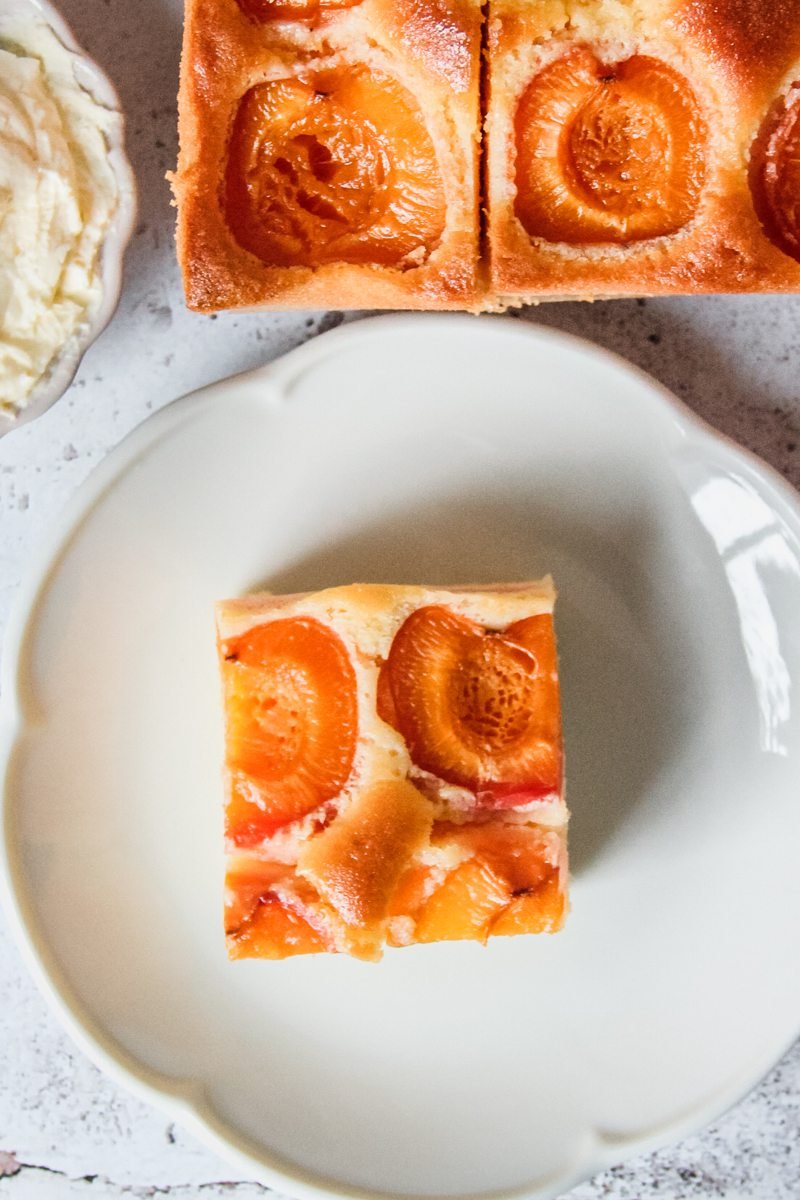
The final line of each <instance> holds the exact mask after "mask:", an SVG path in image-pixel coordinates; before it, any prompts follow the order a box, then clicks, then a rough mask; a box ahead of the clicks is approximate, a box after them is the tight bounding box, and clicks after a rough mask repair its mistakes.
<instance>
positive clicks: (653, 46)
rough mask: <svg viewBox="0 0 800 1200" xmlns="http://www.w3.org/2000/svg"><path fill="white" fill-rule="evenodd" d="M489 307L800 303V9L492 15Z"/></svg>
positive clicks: (574, 8)
mask: <svg viewBox="0 0 800 1200" xmlns="http://www.w3.org/2000/svg"><path fill="white" fill-rule="evenodd" d="M488 14H489V16H488V22H487V56H488V67H487V97H486V132H485V139H484V144H485V153H486V203H487V209H488V218H487V243H488V252H489V257H490V284H489V290H490V293H491V294H492V303H493V304H494V305H495V306H496V307H499V308H503V307H505V306H507V305H514V304H524V303H526V302H527V301H529V300H538V299H548V298H551V299H552V298H557V299H558V298H566V297H576V298H579V299H580V298H586V297H591V298H600V297H613V296H631V295H634V296H635V295H658V294H668V293H683V294H686V293H688V294H692V293H697V292H781V291H797V290H798V288H800V216H798V206H797V199H796V197H797V194H798V193H797V185H796V180H797V147H798V142H799V141H800V135H798V129H800V122H798V111H800V107H799V106H798V97H800V92H798V87H800V82H799V81H800V0H776V3H774V4H767V3H763V2H762V0H625V2H624V3H617V2H616V0H614V2H612V0H581V3H575V2H574V0H535V2H533V0H488Z"/></svg>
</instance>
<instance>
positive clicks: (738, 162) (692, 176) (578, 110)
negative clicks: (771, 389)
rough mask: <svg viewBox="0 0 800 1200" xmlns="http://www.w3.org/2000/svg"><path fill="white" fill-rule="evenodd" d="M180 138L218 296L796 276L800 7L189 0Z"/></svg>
mask: <svg viewBox="0 0 800 1200" xmlns="http://www.w3.org/2000/svg"><path fill="white" fill-rule="evenodd" d="M482 57H483V61H484V63H485V66H484V69H483V71H482V70H481V59H482ZM180 134H181V152H180V160H179V165H178V172H177V175H176V176H175V179H174V181H173V183H174V189H175V195H176V198H177V202H178V207H179V217H178V252H179V257H180V260H181V265H182V268H183V275H184V281H185V288H186V295H187V300H188V303H189V304H190V306H191V307H193V308H197V309H200V310H204V311H207V310H210V309H215V308H230V307H238V306H248V307H253V306H273V307H291V306H299V307H313V306H321V307H335V308H383V307H393V308H467V309H473V310H478V309H481V308H483V309H502V308H505V307H508V306H509V305H515V304H522V303H525V302H526V301H535V300H540V299H547V298H562V297H569V296H575V297H598V296H624V295H637V294H642V293H645V294H659V293H687V292H688V293H692V292H711V291H718V292H749V291H756V292H758V291H761V292H763V291H772V292H780V291H797V290H800V167H798V163H800V0H771V2H770V3H766V0H483V3H481V0H187V6H186V31H185V40H184V53H183V62H182V71H181V93H180ZM479 154H480V155H481V156H482V159H481V163H480V164H479V162H478V159H479ZM480 210H483V211H484V213H485V221H484V227H483V228H482V230H481V231H480V233H479V220H478V214H479V211H480Z"/></svg>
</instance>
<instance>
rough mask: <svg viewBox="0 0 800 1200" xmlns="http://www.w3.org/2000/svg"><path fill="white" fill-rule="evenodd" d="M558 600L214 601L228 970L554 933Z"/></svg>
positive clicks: (559, 906) (531, 586) (558, 814)
mask: <svg viewBox="0 0 800 1200" xmlns="http://www.w3.org/2000/svg"><path fill="white" fill-rule="evenodd" d="M554 600H555V593H554V589H553V586H552V583H551V581H550V580H549V579H545V580H543V581H542V582H539V583H524V584H508V585H502V586H496V587H494V588H464V589H446V588H423V587H405V586H389V585H386V586H383V585H367V584H355V585H353V586H350V587H340V588H332V589H329V590H327V591H322V592H315V593H309V594H304V595H294V596H271V595H256V596H249V597H246V598H244V599H241V600H231V601H225V602H223V603H221V604H219V605H218V608H217V625H218V646H219V658H220V668H221V672H222V682H223V696H224V706H225V723H226V727H225V748H226V760H225V761H226V768H225V775H226V798H225V804H226V807H225V834H226V847H227V856H228V857H227V872H226V900H225V929H226V936H227V944H228V951H229V954H230V956H231V957H232V958H246V957H254V958H284V957H286V956H288V955H291V954H306V953H314V952H317V951H332V952H338V953H345V954H351V955H354V956H356V957H358V958H366V959H377V958H380V957H381V953H382V950H383V947H384V945H386V944H388V945H391V946H408V945H411V944H413V943H416V942H436V941H450V940H454V939H462V938H469V939H474V940H477V941H481V942H485V941H486V939H487V938H488V937H494V936H498V935H504V934H516V933H540V932H553V931H555V930H558V929H559V928H560V927H561V925H562V924H563V921H564V917H565V912H566V907H567V854H566V825H567V809H566V805H565V802H564V794H563V754H562V744H561V714H560V705H559V685H558V664H557V659H556V644H555V635H554V631H553V605H554Z"/></svg>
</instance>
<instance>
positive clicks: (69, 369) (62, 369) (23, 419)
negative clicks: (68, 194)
mask: <svg viewBox="0 0 800 1200" xmlns="http://www.w3.org/2000/svg"><path fill="white" fill-rule="evenodd" d="M20 16H24V17H25V18H26V19H28V18H30V20H32V21H36V20H38V21H43V22H45V23H46V24H47V25H49V26H50V28H51V29H52V30H53V32H54V33H55V35H56V37H57V38H58V39H59V41H60V42H61V43H62V45H64V46H65V47H66V48H67V50H68V51H69V52H70V54H71V55H73V57H74V67H75V77H76V79H77V80H78V82H79V83H80V85H81V86H82V87H83V88H85V89H86V91H88V92H89V93H90V94H91V95H92V96H94V98H95V99H96V100H97V101H98V102H99V103H100V104H102V105H103V107H104V108H107V109H108V110H109V112H111V113H114V114H115V120H114V121H113V123H112V124H111V128H110V133H109V148H108V161H109V163H110V164H111V167H112V169H113V172H114V175H115V177H116V181H117V190H118V194H119V203H118V205H117V209H116V212H115V213H114V216H113V218H112V220H111V224H110V226H109V228H108V231H107V233H106V236H105V239H104V241H103V248H102V258H101V264H100V267H101V274H102V284H103V287H102V298H101V300H100V303H99V305H98V306H97V308H96V309H95V311H94V312H93V313H91V314H90V315H89V318H88V320H87V321H86V323H85V324H84V325H83V326H82V327H81V328H80V329H79V330H78V331H77V333H76V334H75V335H74V336H73V337H72V338H70V340H69V341H68V342H67V343H66V345H65V346H64V347H63V349H62V350H61V351H60V353H59V354H58V355H57V356H56V358H55V359H54V361H53V362H52V364H51V366H50V368H49V369H48V371H47V374H46V375H45V376H44V377H43V378H42V379H41V380H40V381H39V383H38V384H37V385H36V387H35V389H34V391H33V393H32V395H31V397H30V399H29V400H28V402H27V404H26V406H25V408H24V409H22V411H21V412H20V413H19V414H18V415H17V416H14V417H11V416H9V415H8V414H6V413H2V412H0V437H2V435H3V434H5V433H9V432H10V431H11V430H12V429H17V428H19V426H20V425H23V424H25V423H27V422H28V421H32V420H34V418H36V417H39V416H41V415H42V413H43V412H46V411H47V409H48V408H50V407H51V406H52V405H53V404H55V402H56V400H58V399H59V398H60V397H61V396H63V394H64V392H65V391H66V390H67V388H68V387H69V385H70V384H71V383H72V380H73V379H74V377H75V372H76V371H77V369H78V366H79V365H80V361H81V358H82V357H83V354H84V353H85V351H86V350H87V349H88V347H89V346H90V345H91V344H92V342H93V341H94V340H95V338H97V337H99V335H100V334H101V333H102V332H103V330H104V329H105V327H106V325H107V324H108V322H109V321H110V320H111V318H112V316H113V315H114V311H115V310H116V307H117V304H118V302H119V294H120V288H121V286H122V265H123V259H124V257H125V250H126V247H127V245H128V242H129V241H130V238H131V234H132V233H133V227H134V222H135V219H136V182H135V179H134V175H133V171H132V169H131V165H130V162H129V161H128V157H127V155H126V153H125V119H124V116H123V113H122V107H121V105H120V100H119V96H118V95H117V92H116V89H115V88H114V86H113V85H112V83H111V81H110V80H109V78H108V76H107V75H105V73H104V72H103V71H101V70H100V68H99V67H98V65H97V63H95V62H94V61H93V60H92V59H91V58H89V56H88V55H87V54H85V53H84V52H83V50H82V49H81V47H80V46H79V45H78V43H77V42H76V40H75V37H74V35H73V33H72V30H71V29H70V28H69V25H68V24H67V22H66V21H65V20H64V18H63V17H62V16H61V14H60V13H59V12H58V9H57V8H56V7H55V6H54V5H53V4H51V3H50V2H49V0H0V37H2V34H3V27H4V23H6V22H9V21H14V22H16V21H17V20H18V19H19V17H20Z"/></svg>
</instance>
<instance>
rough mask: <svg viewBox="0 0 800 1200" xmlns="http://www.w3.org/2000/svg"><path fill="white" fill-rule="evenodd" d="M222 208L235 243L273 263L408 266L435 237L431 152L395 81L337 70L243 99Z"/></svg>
mask: <svg viewBox="0 0 800 1200" xmlns="http://www.w3.org/2000/svg"><path fill="white" fill-rule="evenodd" d="M224 203H225V210H226V216H227V220H228V223H229V226H230V228H231V231H232V233H233V235H234V237H235V238H236V240H237V241H238V242H239V244H240V245H241V246H242V247H243V248H244V249H245V250H248V251H249V252H250V253H251V254H254V255H256V256H257V257H258V258H260V259H261V260H262V261H263V262H264V263H266V264H269V265H272V266H281V267H290V266H303V267H315V266H321V265H324V264H326V263H333V262H347V263H375V264H381V265H389V266H397V265H400V264H402V265H405V266H415V265H419V264H420V263H421V262H423V261H425V259H426V258H427V257H428V255H429V254H430V252H431V250H432V249H433V248H434V247H435V246H436V244H437V243H438V241H439V239H440V238H441V235H442V233H443V231H444V225H445V198H444V191H443V187H442V181H441V175H440V172H439V166H438V163H437V160H436V152H435V150H434V147H433V143H432V141H431V138H430V135H429V133H428V131H427V129H426V127H425V122H424V119H423V116H422V113H421V112H420V110H419V107H418V105H417V103H416V101H415V99H414V98H413V96H411V94H410V93H409V92H407V91H406V89H405V88H403V87H402V86H401V85H400V84H399V83H398V82H397V81H396V80H394V79H391V78H389V77H388V76H385V75H381V74H380V73H378V72H371V71H369V70H367V68H366V67H360V66H348V67H346V66H342V67H337V68H336V69H332V70H325V71H318V72H316V73H314V74H313V75H309V76H304V77H303V78H300V77H290V78H286V79H277V80H271V81H269V82H266V83H260V84H257V85H256V86H255V87H252V88H251V89H250V91H248V92H247V93H246V94H245V96H244V97H243V98H242V100H241V102H240V105H239V109H238V112H237V114H236V117H235V120H234V123H233V129H232V132H231V138H230V145H229V152H228V162H227V167H226V173H225V185H224Z"/></svg>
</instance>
